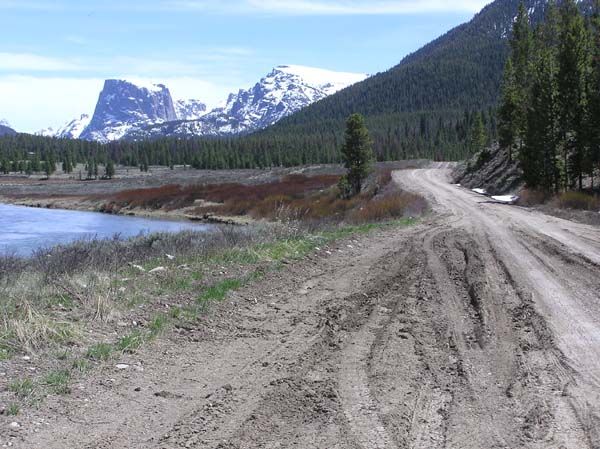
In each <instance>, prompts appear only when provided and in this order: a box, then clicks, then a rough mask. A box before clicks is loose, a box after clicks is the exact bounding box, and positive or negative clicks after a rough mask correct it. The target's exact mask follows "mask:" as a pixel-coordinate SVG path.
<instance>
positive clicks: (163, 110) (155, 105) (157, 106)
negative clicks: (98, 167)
mask: <svg viewBox="0 0 600 449" xmlns="http://www.w3.org/2000/svg"><path fill="white" fill-rule="evenodd" d="M172 120H177V115H176V113H175V107H174V105H173V100H172V99H171V94H170V92H169V89H167V88H166V87H165V86H164V85H162V84H152V85H147V86H138V85H135V84H133V83H131V82H128V81H124V80H106V81H105V83H104V89H103V90H102V92H101V93H100V97H99V99H98V103H97V105H96V110H95V112H94V116H93V117H92V120H91V121H90V124H89V125H88V126H87V127H86V129H85V130H84V131H83V133H82V134H81V136H80V137H81V138H82V139H88V140H96V141H99V142H107V141H111V140H118V139H120V138H121V137H123V136H124V135H125V134H127V132H128V131H129V130H130V129H131V128H132V127H135V126H140V125H142V124H151V123H160V122H166V121H172Z"/></svg>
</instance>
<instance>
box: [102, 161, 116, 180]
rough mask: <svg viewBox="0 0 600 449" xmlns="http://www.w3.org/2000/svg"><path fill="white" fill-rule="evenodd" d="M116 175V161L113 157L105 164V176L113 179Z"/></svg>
mask: <svg viewBox="0 0 600 449" xmlns="http://www.w3.org/2000/svg"><path fill="white" fill-rule="evenodd" d="M113 176H115V163H114V162H113V161H112V159H109V160H108V161H107V162H106V165H105V166H104V177H105V178H106V179H112V178H113Z"/></svg>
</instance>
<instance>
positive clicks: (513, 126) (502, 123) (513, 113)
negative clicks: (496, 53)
mask: <svg viewBox="0 0 600 449" xmlns="http://www.w3.org/2000/svg"><path fill="white" fill-rule="evenodd" d="M519 106H520V103H519V89H518V88H517V81H516V79H515V71H514V68H513V65H512V59H511V58H509V59H508V61H507V63H506V67H505V69H504V80H503V82H502V100H501V104H500V108H499V111H498V120H499V126H498V140H499V143H500V147H501V148H507V149H508V158H509V160H510V161H512V152H513V148H514V146H515V143H516V141H517V136H518V132H519V127H518V123H519Z"/></svg>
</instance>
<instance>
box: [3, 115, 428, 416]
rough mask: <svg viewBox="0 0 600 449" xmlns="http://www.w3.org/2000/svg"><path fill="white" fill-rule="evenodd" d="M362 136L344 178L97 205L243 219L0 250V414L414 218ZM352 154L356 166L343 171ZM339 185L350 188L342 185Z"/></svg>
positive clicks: (120, 198) (199, 189) (413, 204)
mask: <svg viewBox="0 0 600 449" xmlns="http://www.w3.org/2000/svg"><path fill="white" fill-rule="evenodd" d="M349 123H350V122H349ZM359 132H360V133H361V134H363V136H364V132H365V130H359ZM351 137H352V136H351V135H349V140H352V139H351ZM367 137H368V134H367ZM369 145H370V142H369V140H368V138H367V139H362V140H360V142H359V146H358V147H356V148H354V149H355V150H357V151H356V152H355V153H353V154H354V156H352V157H353V158H354V159H352V160H349V162H348V164H347V168H348V175H346V177H344V178H340V177H339V176H329V175H325V176H314V177H307V176H297V175H291V176H287V177H284V178H283V179H281V180H280V181H277V182H271V183H265V184H259V185H253V186H246V185H239V184H226V185H212V186H189V187H180V186H166V187H162V188H156V189H144V190H136V191H128V192H121V193H119V194H117V195H115V196H114V197H113V200H112V201H113V202H112V203H109V204H111V205H112V207H131V206H132V205H135V207H145V208H164V209H167V210H168V209H170V208H181V207H185V206H190V205H193V206H194V207H196V208H197V209H199V210H198V212H197V213H218V214H235V215H240V214H243V215H248V216H252V217H253V218H255V219H256V220H257V221H255V222H254V223H253V224H251V225H249V226H243V227H242V226H237V227H236V226H221V227H218V228H216V230H214V231H213V232H209V233H204V232H202V233H197V232H183V233H179V234H156V235H150V236H141V237H138V238H134V239H129V240H122V239H120V238H118V237H115V238H114V239H112V240H91V241H80V242H77V243H74V244H70V245H66V246H58V247H54V248H51V249H44V250H38V251H37V252H36V253H35V254H34V255H33V256H32V257H30V258H19V257H13V256H10V255H5V256H3V257H0V294H1V295H2V302H0V363H1V364H2V370H0V371H1V372H3V373H4V375H3V376H4V377H3V379H5V380H6V381H7V383H6V388H5V389H4V391H0V410H1V411H2V413H3V414H4V415H6V416H14V415H15V414H17V413H19V411H20V410H21V409H22V407H24V406H30V405H32V404H37V403H40V401H42V400H43V398H44V397H46V396H47V395H64V394H69V393H70V391H71V388H72V384H73V382H74V380H76V379H77V378H78V377H79V376H82V375H84V373H86V372H87V371H88V370H90V369H94V367H95V366H103V365H105V364H108V363H110V364H113V366H114V367H115V369H118V368H119V366H121V367H123V366H125V367H126V366H127V363H128V362H127V360H128V355H130V354H134V353H135V352H136V351H138V350H139V349H140V348H141V347H142V346H143V345H144V344H147V343H149V342H152V341H153V340H155V339H156V338H158V337H160V336H161V335H163V334H165V333H167V332H169V331H170V330H172V329H175V330H177V332H178V333H182V334H185V333H186V332H190V329H192V330H193V329H198V328H200V327H202V323H203V322H204V320H207V319H208V317H209V316H210V315H209V313H210V311H211V308H212V307H213V305H214V304H217V303H219V302H222V301H223V300H225V299H226V298H227V297H228V296H229V295H231V294H232V293H233V292H235V291H236V290H239V289H240V288H242V287H244V286H245V285H247V284H249V283H252V282H256V281H258V280H260V279H261V278H263V277H264V276H265V275H266V274H267V273H268V272H269V271H272V270H279V269H281V268H282V267H284V266H285V265H286V264H289V263H292V262H293V261H294V260H299V259H302V258H304V257H306V256H307V255H309V254H311V253H315V252H321V253H324V254H327V253H330V252H329V249H330V245H332V244H333V242H334V241H336V240H339V239H342V238H346V237H351V236H354V235H356V234H360V233H366V232H370V231H371V230H373V229H379V228H382V227H386V226H398V225H402V226H405V225H410V224H412V223H414V221H415V219H414V218H412V217H416V216H418V215H420V214H422V213H423V212H424V211H425V210H426V203H425V201H424V200H423V199H422V198H421V197H419V196H416V195H412V194H408V193H405V192H402V191H400V190H399V189H398V187H397V186H396V185H395V184H394V183H393V182H392V178H391V172H389V171H375V172H373V171H371V170H370V169H369V165H370V163H371V160H372V159H371V155H370V151H369ZM347 149H348V150H349V151H348V152H347V154H351V153H352V151H353V150H352V148H351V147H350V146H348V147H347ZM357 158H358V159H357ZM356 163H358V164H360V165H362V166H363V167H364V169H363V170H359V171H354V172H353V171H352V164H356ZM352 176H358V177H359V179H358V178H357V179H358V180H357V179H353V178H352ZM340 179H342V180H343V181H342V182H340ZM344 182H347V183H349V184H350V185H354V186H356V185H357V184H356V183H357V182H360V186H361V187H360V189H355V190H351V191H349V192H347V191H344V190H343V185H344Z"/></svg>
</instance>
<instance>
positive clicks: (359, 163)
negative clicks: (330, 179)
mask: <svg viewBox="0 0 600 449" xmlns="http://www.w3.org/2000/svg"><path fill="white" fill-rule="evenodd" d="M342 160H343V162H344V166H345V167H346V169H347V174H346V175H345V177H344V179H345V181H346V182H347V185H348V187H349V193H350V195H351V196H353V195H358V194H359V193H360V192H361V190H362V184H363V181H364V180H365V178H366V177H367V176H368V174H369V171H370V169H371V163H372V161H373V149H372V142H371V138H370V136H369V130H368V129H367V127H366V125H365V120H364V118H363V116H362V115H360V114H353V115H351V116H350V117H349V118H348V121H347V122H346V134H345V142H344V145H343V146H342Z"/></svg>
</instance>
